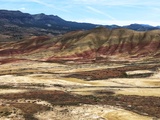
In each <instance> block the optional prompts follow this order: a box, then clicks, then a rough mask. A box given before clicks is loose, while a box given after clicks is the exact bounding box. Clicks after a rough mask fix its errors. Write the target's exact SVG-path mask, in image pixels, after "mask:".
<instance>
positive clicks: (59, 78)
mask: <svg viewBox="0 0 160 120" xmlns="http://www.w3.org/2000/svg"><path fill="white" fill-rule="evenodd" d="M159 67H160V64H157V63H156V64H155V63H154V62H150V63H148V62H147V63H143V64H142V63H138V62H137V63H134V65H133V64H129V63H127V64H125V63H120V64H118V63H114V64H111V63H105V64H104V63H103V64H102V63H95V64H60V63H46V62H36V61H23V60H22V61H18V62H13V63H8V64H2V65H0V68H1V69H0V120H46V119H48V120H62V119H63V120H159V119H160V112H159V111H160V71H159Z"/></svg>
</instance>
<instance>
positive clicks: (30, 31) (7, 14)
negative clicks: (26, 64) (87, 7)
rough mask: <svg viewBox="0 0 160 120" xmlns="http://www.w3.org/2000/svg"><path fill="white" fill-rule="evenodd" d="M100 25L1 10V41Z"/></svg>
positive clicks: (135, 27)
mask: <svg viewBox="0 0 160 120" xmlns="http://www.w3.org/2000/svg"><path fill="white" fill-rule="evenodd" d="M98 26H102V25H97V24H90V23H78V22H71V21H66V20H63V19H62V18H60V17H58V16H54V15H45V14H43V13H41V14H36V15H31V14H28V13H22V12H21V11H8V10H0V41H7V40H20V39H24V38H27V37H30V36H40V35H48V36H54V35H59V34H64V33H66V32H70V31H75V30H89V29H93V28H96V27H98ZM103 27H106V28H109V29H116V28H128V29H132V30H136V31H148V30H155V29H160V26H157V27H154V26H150V25H144V24H131V25H128V26H118V25H103Z"/></svg>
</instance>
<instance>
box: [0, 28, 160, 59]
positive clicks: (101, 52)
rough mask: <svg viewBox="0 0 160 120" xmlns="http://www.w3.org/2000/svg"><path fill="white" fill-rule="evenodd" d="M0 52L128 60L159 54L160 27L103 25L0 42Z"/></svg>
mask: <svg viewBox="0 0 160 120" xmlns="http://www.w3.org/2000/svg"><path fill="white" fill-rule="evenodd" d="M0 56H1V58H5V57H8V56H9V57H12V58H13V57H14V58H19V59H30V60H38V61H49V62H52V61H76V62H100V61H101V62H103V61H115V60H118V61H128V60H141V59H148V58H150V57H151V58H159V56H160V30H153V31H147V32H137V31H133V30H129V29H124V28H121V29H115V30H109V29H106V28H103V27H99V28H95V29H92V30H88V31H75V32H70V33H67V34H65V35H62V36H56V37H52V38H50V37H47V36H41V37H31V38H29V39H26V40H23V41H16V42H14V41H13V42H1V43H0Z"/></svg>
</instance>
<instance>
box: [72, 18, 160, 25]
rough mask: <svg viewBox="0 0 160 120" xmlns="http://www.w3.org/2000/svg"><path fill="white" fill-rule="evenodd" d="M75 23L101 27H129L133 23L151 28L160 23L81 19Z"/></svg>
mask: <svg viewBox="0 0 160 120" xmlns="http://www.w3.org/2000/svg"><path fill="white" fill-rule="evenodd" d="M75 21H77V22H85V23H93V24H101V25H113V24H114V25H120V26H124V25H129V24H133V23H137V24H149V25H153V26H158V25H159V23H160V22H158V21H145V20H144V21H143V20H142V21H136V20H135V21H131V20H116V21H113V20H100V19H82V20H75Z"/></svg>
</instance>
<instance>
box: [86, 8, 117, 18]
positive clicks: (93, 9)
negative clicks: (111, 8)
mask: <svg viewBox="0 0 160 120" xmlns="http://www.w3.org/2000/svg"><path fill="white" fill-rule="evenodd" d="M87 9H89V10H91V11H92V12H95V13H98V14H101V15H104V16H106V17H108V18H109V19H111V20H116V19H115V18H114V17H112V16H111V15H109V14H107V13H104V12H102V11H100V10H98V9H95V8H93V7H90V6H87Z"/></svg>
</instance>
